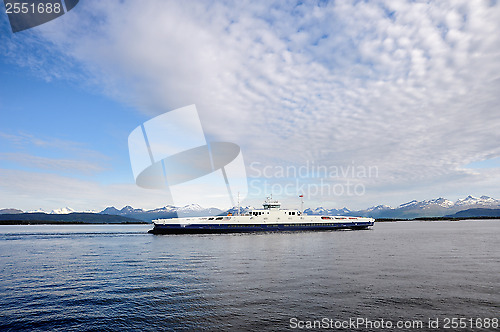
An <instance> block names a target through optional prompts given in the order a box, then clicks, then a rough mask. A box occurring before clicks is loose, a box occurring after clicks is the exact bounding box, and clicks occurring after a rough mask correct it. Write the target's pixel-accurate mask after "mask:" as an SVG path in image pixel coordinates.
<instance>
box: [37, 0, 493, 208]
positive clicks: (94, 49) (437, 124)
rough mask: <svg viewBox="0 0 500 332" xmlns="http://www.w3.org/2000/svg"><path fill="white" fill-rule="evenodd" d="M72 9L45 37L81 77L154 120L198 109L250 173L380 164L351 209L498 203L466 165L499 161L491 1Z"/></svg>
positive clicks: (108, 4)
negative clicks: (436, 201) (443, 200)
mask: <svg viewBox="0 0 500 332" xmlns="http://www.w3.org/2000/svg"><path fill="white" fill-rule="evenodd" d="M78 9H79V10H78V11H76V10H75V11H72V12H71V13H69V14H68V15H65V16H64V17H62V18H61V19H60V20H58V25H57V26H55V25H47V26H44V27H42V28H41V29H40V30H41V31H42V38H44V39H48V40H50V41H51V43H52V45H55V46H56V47H57V48H58V49H59V51H60V52H61V53H62V54H64V55H65V56H66V58H67V59H70V60H71V61H72V62H74V63H78V64H79V66H82V67H83V68H85V70H86V75H87V79H88V81H89V82H91V83H92V84H97V85H99V86H100V87H102V88H103V89H104V91H105V92H106V93H107V94H108V95H110V96H112V97H114V98H117V99H119V100H121V101H124V102H126V103H128V104H130V105H133V106H134V107H135V108H137V109H138V110H139V111H141V112H144V113H146V114H148V115H150V116H153V115H157V114H160V113H162V112H165V111H168V110H171V109H173V108H176V107H180V106H184V105H188V104H192V103H196V104H197V106H198V109H199V110H200V113H201V114H200V116H201V117H202V120H203V124H204V127H205V130H206V132H207V133H208V135H209V136H210V137H209V139H212V140H226V141H231V142H235V143H238V144H239V145H240V146H242V148H243V150H244V155H245V159H246V160H247V163H250V162H252V161H258V162H260V163H261V164H262V165H303V164H304V163H306V162H307V161H314V162H316V164H322V165H326V166H329V165H348V164H349V163H352V162H353V161H354V162H355V163H356V164H359V165H375V166H377V167H378V169H379V172H378V174H379V176H378V177H377V178H376V179H367V180H366V185H367V191H366V195H365V196H364V197H359V198H356V199H357V200H358V201H357V202H355V203H354V204H355V205H359V207H365V206H364V204H365V203H366V202H372V203H375V202H377V201H380V202H381V203H401V201H400V200H401V199H405V198H406V197H405V198H402V196H401V195H402V193H406V195H407V196H408V198H411V199H413V198H429V196H430V197H433V196H435V195H447V196H448V197H450V198H454V197H455V196H456V193H457V188H464V187H468V188H470V190H471V191H472V192H470V193H472V194H482V193H483V192H481V190H488V192H486V194H489V195H495V194H497V195H498V194H499V192H498V190H497V189H491V187H490V186H486V185H485V182H487V183H489V184H491V183H492V181H493V182H494V183H497V184H499V182H500V181H499V178H498V177H497V176H496V175H493V174H494V173H491V172H489V173H487V174H486V173H482V172H479V171H478V172H469V171H467V170H466V169H464V168H463V166H464V165H466V164H468V163H471V162H474V161H479V160H484V159H487V158H493V157H498V156H500V146H499V145H498V142H499V139H500V130H499V128H500V109H499V105H500V100H499V99H500V97H499V95H498V91H500V77H499V74H498V73H500V62H499V60H498V55H499V54H500V35H499V34H498V33H497V32H498V31H499V30H500V20H499V19H498V18H499V17H500V4H498V3H496V2H494V1H435V2H432V1H431V2H415V1H411V2H410V1H409V2H406V1H373V2H362V1H355V2H348V1H338V2H327V3H325V2H317V3H316V2H306V3H302V4H296V3H292V2H281V1H276V2H270V1H240V2H237V3H232V2H205V1H190V2H181V1H146V2H144V1H104V2H100V1H86V2H84V3H81V5H80V6H79V8H78ZM495 174H496V173H495ZM486 178H488V181H483V180H485V179H486ZM491 190H497V191H496V192H495V191H493V192H492V191H491ZM403 195H404V194H403ZM416 196H419V197H416ZM321 199H325V200H327V199H328V198H320V200H321ZM335 199H337V200H339V198H338V197H336V198H335ZM349 199H352V198H349ZM388 199H389V201H387V200H388ZM342 203H345V204H346V205H349V206H351V207H353V203H352V202H350V203H348V202H347V201H346V202H342Z"/></svg>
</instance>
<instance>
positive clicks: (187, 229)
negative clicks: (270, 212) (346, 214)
mask: <svg viewBox="0 0 500 332" xmlns="http://www.w3.org/2000/svg"><path fill="white" fill-rule="evenodd" d="M370 226H373V222H355V223H336V224H333V225H332V224H329V225H321V224H310V225H307V224H306V225H304V224H297V225H294V224H255V225H235V224H218V225H208V224H197V225H179V224H168V225H162V224H158V225H157V224H155V227H154V228H153V229H152V230H150V231H149V232H150V233H152V234H220V233H253V232H293V231H331V230H342V229H353V230H359V229H367V228H368V227H370Z"/></svg>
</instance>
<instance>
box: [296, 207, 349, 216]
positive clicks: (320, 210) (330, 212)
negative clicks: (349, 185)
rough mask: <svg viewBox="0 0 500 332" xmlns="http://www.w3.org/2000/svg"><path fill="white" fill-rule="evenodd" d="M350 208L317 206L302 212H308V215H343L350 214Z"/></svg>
mask: <svg viewBox="0 0 500 332" xmlns="http://www.w3.org/2000/svg"><path fill="white" fill-rule="evenodd" d="M351 212H352V211H351V210H349V209H348V208H345V207H344V208H342V209H325V208H323V207H319V208H316V209H314V210H313V209H311V208H309V209H305V210H304V214H309V215H328V216H345V215H350V214H351Z"/></svg>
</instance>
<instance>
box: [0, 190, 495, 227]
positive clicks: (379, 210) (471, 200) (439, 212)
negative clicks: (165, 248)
mask: <svg viewBox="0 0 500 332" xmlns="http://www.w3.org/2000/svg"><path fill="white" fill-rule="evenodd" d="M251 209H252V208H251V207H242V208H240V213H245V212H247V211H249V210H251ZM228 212H230V213H233V214H236V213H237V208H232V209H230V210H228V211H222V210H219V209H216V208H204V207H201V206H199V205H196V204H191V205H186V206H183V207H176V206H172V205H167V206H164V207H161V208H157V209H153V210H144V209H134V208H133V207H131V206H125V207H123V208H122V209H120V210H119V209H117V208H115V207H107V208H105V209H104V210H102V211H100V212H95V211H85V212H83V213H82V212H80V213H78V212H76V211H75V210H73V209H71V208H69V207H66V208H62V209H57V210H52V211H50V212H45V211H43V210H35V211H27V212H24V211H21V210H17V209H0V215H1V217H0V219H4V220H5V218H6V217H7V215H9V216H11V217H12V218H14V217H15V216H17V219H25V218H27V219H28V220H32V219H33V215H37V216H38V217H40V218H41V217H42V216H43V215H46V216H50V215H74V216H76V215H80V216H81V215H82V214H85V215H87V214H88V215H94V216H95V218H97V219H99V217H98V216H96V215H101V216H102V217H101V218H102V219H103V220H106V218H107V217H105V216H119V217H122V218H123V220H124V221H127V222H130V221H132V220H136V221H146V222H150V221H152V220H154V219H157V218H175V217H177V216H178V215H182V216H192V217H195V216H203V215H217V214H226V213H228ZM304 213H305V214H312V215H331V216H333V215H345V216H363V217H372V218H393V219H413V218H423V217H424V218H425V217H474V216H500V200H497V199H495V198H491V197H488V196H481V197H474V196H467V197H466V198H462V199H458V200H457V201H455V202H452V201H450V200H448V199H445V198H442V197H441V198H436V199H431V200H424V201H416V200H413V201H410V202H407V203H404V204H401V205H399V206H397V207H391V206H388V205H378V206H373V207H370V208H368V209H364V210H349V209H347V208H345V207H344V208H342V209H325V208H322V207H318V208H315V209H311V208H308V209H306V210H304ZM29 214H32V216H26V217H22V218H21V215H29ZM46 218H48V219H54V217H46ZM55 219H58V218H55ZM59 219H61V218H59ZM63 219H64V218H63ZM117 220H118V219H116V221H117Z"/></svg>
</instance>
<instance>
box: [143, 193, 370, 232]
mask: <svg viewBox="0 0 500 332" xmlns="http://www.w3.org/2000/svg"><path fill="white" fill-rule="evenodd" d="M374 221H375V220H374V219H373V218H364V217H346V216H318V215H314V216H313V215H305V214H304V213H303V212H302V211H301V210H289V209H281V204H280V203H279V202H278V201H276V200H272V199H271V198H268V199H267V200H266V201H265V202H264V204H263V208H262V209H254V210H251V211H249V212H248V213H246V214H244V215H239V213H238V215H231V214H228V215H227V216H213V217H189V218H172V219H156V220H153V224H154V228H153V229H152V230H150V231H149V232H150V233H153V234H209V233H244V232H276V231H325V230H339V229H367V228H369V227H371V226H373V223H374Z"/></svg>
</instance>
